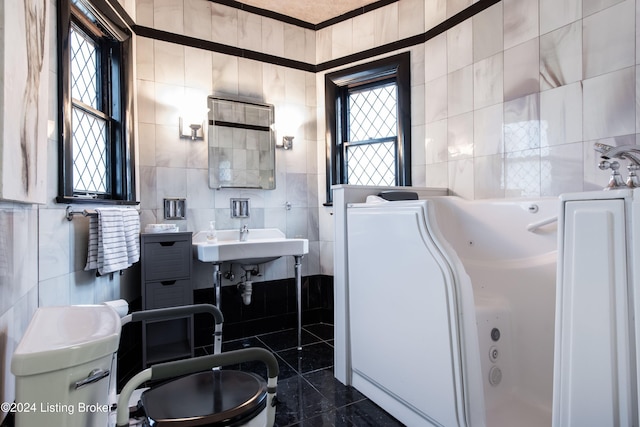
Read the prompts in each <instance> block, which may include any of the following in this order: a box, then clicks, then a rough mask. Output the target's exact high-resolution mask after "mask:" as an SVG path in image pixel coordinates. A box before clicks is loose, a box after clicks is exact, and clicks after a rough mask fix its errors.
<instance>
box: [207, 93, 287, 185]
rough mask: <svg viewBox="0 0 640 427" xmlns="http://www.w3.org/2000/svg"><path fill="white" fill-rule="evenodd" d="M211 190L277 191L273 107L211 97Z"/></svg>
mask: <svg viewBox="0 0 640 427" xmlns="http://www.w3.org/2000/svg"><path fill="white" fill-rule="evenodd" d="M207 105H208V107H209V126H208V128H209V129H208V131H209V187H211V188H214V189H221V188H259V189H263V190H273V189H274V188H275V186H276V182H275V164H276V158H275V135H274V131H273V123H274V109H273V105H270V104H262V103H258V102H245V101H239V100H235V99H229V98H220V97H215V96H210V97H208V99H207Z"/></svg>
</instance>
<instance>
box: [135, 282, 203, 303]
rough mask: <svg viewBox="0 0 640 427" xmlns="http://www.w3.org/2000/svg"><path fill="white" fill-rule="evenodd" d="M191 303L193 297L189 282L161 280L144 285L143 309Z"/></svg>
mask: <svg viewBox="0 0 640 427" xmlns="http://www.w3.org/2000/svg"><path fill="white" fill-rule="evenodd" d="M192 303H193V296H192V290H191V282H190V281H189V280H163V281H161V282H147V283H146V284H145V309H152V308H164V307H174V306H177V305H189V304H192Z"/></svg>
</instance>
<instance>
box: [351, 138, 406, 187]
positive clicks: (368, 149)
mask: <svg viewBox="0 0 640 427" xmlns="http://www.w3.org/2000/svg"><path fill="white" fill-rule="evenodd" d="M347 183H348V184H353V185H387V186H392V185H395V184H396V141H395V140H393V141H385V142H379V143H371V144H358V145H348V146H347Z"/></svg>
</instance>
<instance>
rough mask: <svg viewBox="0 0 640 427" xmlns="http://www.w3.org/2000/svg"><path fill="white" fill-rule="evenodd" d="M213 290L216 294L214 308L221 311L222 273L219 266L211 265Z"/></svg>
mask: <svg viewBox="0 0 640 427" xmlns="http://www.w3.org/2000/svg"><path fill="white" fill-rule="evenodd" d="M213 288H214V290H215V293H216V307H217V308H218V310H221V307H220V305H221V304H220V302H221V295H222V272H221V271H220V264H213Z"/></svg>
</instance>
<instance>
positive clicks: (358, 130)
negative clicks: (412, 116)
mask: <svg viewBox="0 0 640 427" xmlns="http://www.w3.org/2000/svg"><path fill="white" fill-rule="evenodd" d="M397 111H398V108H397V88H396V85H395V83H392V84H387V85H384V86H377V87H374V88H370V89H364V90H357V91H351V92H350V93H349V140H350V141H353V142H355V141H366V140H370V139H379V138H388V137H392V136H396V135H397V133H398V131H397V129H398V117H397Z"/></svg>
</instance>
